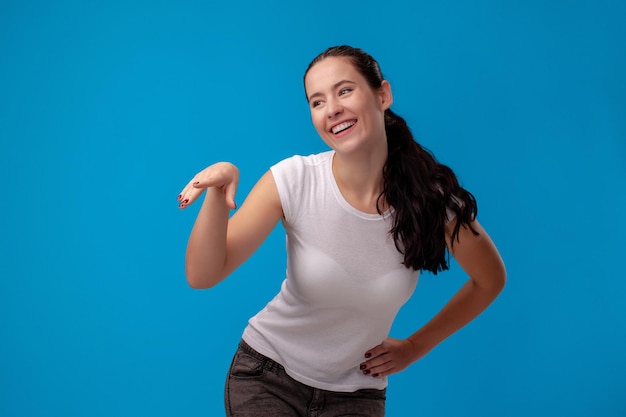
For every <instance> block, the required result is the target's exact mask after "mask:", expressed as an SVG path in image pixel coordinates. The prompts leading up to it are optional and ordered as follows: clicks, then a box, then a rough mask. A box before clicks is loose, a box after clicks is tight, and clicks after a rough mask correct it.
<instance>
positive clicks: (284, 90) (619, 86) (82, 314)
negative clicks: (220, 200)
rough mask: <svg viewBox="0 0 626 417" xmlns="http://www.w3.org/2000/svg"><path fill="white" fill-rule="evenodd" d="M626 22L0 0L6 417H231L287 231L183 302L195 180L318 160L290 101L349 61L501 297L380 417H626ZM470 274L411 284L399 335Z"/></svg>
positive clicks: (478, 7) (600, 17)
mask: <svg viewBox="0 0 626 417" xmlns="http://www.w3.org/2000/svg"><path fill="white" fill-rule="evenodd" d="M625 18H626V10H625V7H624V6H623V3H621V2H618V1H602V0H594V1H591V0H589V1H582V0H581V1H576V0H572V1H539V0H525V1H521V0H519V1H518V0H514V1H495V0H492V1H487V0H482V1H473V2H465V1H454V0H443V1H416V2H412V1H399V0H388V1H385V2H372V1H362V0H361V1H355V0H347V1H343V2H328V1H317V2H306V3H305V2H301V3H300V2H291V1H266V2H255V1H251V0H243V1H236V2H235V1H234V2H205V1H177V2H166V1H124V2H115V1H113V2H111V1H107V2H91V3H90V2H80V1H68V0H63V1H56V2H43V1H42V2H34V1H23V0H19V1H18V0H2V3H0V139H1V152H0V175H1V178H2V181H1V183H0V187H1V190H2V199H1V200H0V208H1V216H0V226H1V231H0V239H1V240H0V243H1V248H0V249H1V251H0V256H1V258H0V259H1V263H0V276H1V279H0V332H1V333H0V334H1V339H0V415H1V416H66V417H71V416H154V417H156V416H173V415H185V416H202V415H204V416H219V415H223V406H222V387H223V383H224V377H225V373H226V371H227V368H228V366H229V363H230V360H231V357H232V354H233V352H234V350H235V347H236V345H237V342H238V340H239V337H240V335H241V332H242V330H243V328H244V326H245V324H246V321H247V319H248V318H249V317H250V316H251V315H252V314H254V313H255V312H256V311H257V310H258V309H260V308H261V307H262V306H263V305H264V304H265V303H266V302H267V301H268V300H269V299H270V298H271V297H272V296H273V295H274V293H275V292H276V291H277V290H278V288H279V285H280V282H281V280H282V279H283V276H284V268H285V265H284V262H285V255H284V238H283V235H282V230H281V229H280V227H279V228H277V230H276V231H275V232H274V233H273V234H272V235H271V236H270V238H269V239H268V241H267V242H266V244H265V245H264V246H263V247H262V248H261V249H260V250H259V251H258V252H257V253H256V254H255V255H254V256H253V257H252V258H251V259H250V260H249V262H247V263H246V264H245V265H244V266H242V267H241V268H240V269H239V270H238V271H236V272H235V273H234V274H233V275H232V276H231V277H230V278H229V279H228V280H226V281H225V282H223V283H221V284H220V285H218V286H217V287H216V288H214V289H211V290H208V291H196V290H192V289H190V288H188V287H187V284H186V281H185V277H184V264H183V261H184V251H185V246H186V242H187V237H188V234H189V231H190V230H191V227H192V224H193V222H194V219H195V214H196V213H197V209H198V205H195V206H192V207H191V208H190V209H188V210H187V211H183V212H181V211H179V209H178V208H177V202H176V196H177V195H178V193H179V191H180V190H181V189H182V187H183V186H184V184H186V183H187V181H188V180H189V179H190V178H191V177H192V176H193V175H194V174H195V173H196V172H197V171H199V170H200V169H202V168H203V167H205V166H206V165H208V164H210V163H213V162H216V161H220V160H230V161H232V162H234V163H235V164H237V165H238V166H239V167H240V169H241V172H242V180H241V185H240V189H239V192H238V196H237V200H238V202H240V203H241V202H242V201H243V198H244V197H245V195H246V194H247V192H248V191H249V189H250V188H251V187H252V185H253V184H254V182H255V181H256V180H257V179H258V178H259V177H260V176H261V175H262V173H263V172H264V171H265V170H267V169H268V167H269V166H270V165H272V164H273V163H275V162H277V161H278V160H280V159H282V158H284V157H287V156H290V155H292V154H296V153H297V154H308V153H312V152H318V151H322V150H325V149H326V148H325V146H324V145H323V143H322V142H321V140H320V139H319V138H318V137H317V135H316V133H315V131H314V129H313V127H312V126H311V123H310V119H309V114H308V108H307V105H306V102H305V100H304V92H303V86H302V76H303V72H304V70H305V68H306V66H307V65H308V63H309V61H310V60H311V59H312V58H313V57H314V56H315V55H317V54H318V53H319V52H321V51H322V50H323V49H325V48H326V47H328V46H331V45H336V44H343V43H348V44H352V45H354V46H358V47H362V48H364V49H365V50H367V51H368V52H370V53H371V54H372V55H374V56H375V57H376V58H377V59H378V61H379V62H380V64H381V66H382V68H383V71H384V72H385V75H386V76H387V78H388V79H389V80H390V82H391V84H392V87H393V89H394V95H395V103H394V106H393V108H394V109H395V110H396V111H397V112H398V113H400V114H401V115H403V116H405V118H406V119H407V121H408V122H409V124H410V126H412V128H413V131H414V133H415V135H416V136H417V138H418V139H419V141H420V142H421V143H422V144H423V145H425V146H426V147H428V148H429V149H431V150H432V151H433V152H434V153H435V154H436V155H437V157H438V158H439V160H440V161H442V162H444V163H446V164H448V165H450V166H451V167H453V168H454V170H455V171H456V172H457V174H458V176H459V178H460V179H461V182H462V183H463V184H464V185H465V187H466V188H468V189H470V190H471V191H472V192H473V193H474V194H475V195H476V197H477V199H478V201H479V219H480V221H481V222H482V223H483V225H484V226H485V227H486V228H487V230H488V231H489V232H490V234H491V235H492V237H493V239H494V240H495V242H496V243H497V245H498V247H499V249H500V251H501V254H502V256H503V258H504V260H505V261H506V265H507V268H508V283H507V286H506V288H505V291H504V292H503V293H502V295H501V296H500V297H499V298H498V299H497V300H496V302H495V303H494V304H493V305H492V306H491V307H490V308H489V309H488V310H487V311H486V312H485V313H484V314H483V315H482V316H480V317H479V318H478V319H477V320H475V321H474V322H472V323H471V324H470V325H468V326H467V327H465V328H464V329H462V330H461V331H460V332H458V333H456V334H455V335H453V336H452V337H451V338H449V339H448V340H446V341H445V342H443V344H441V345H440V346H439V347H438V348H437V349H436V350H434V351H433V352H431V353H430V354H429V355H428V356H427V357H425V358H424V359H422V360H421V361H419V362H418V363H415V364H413V365H412V366H411V367H410V368H409V369H408V370H406V371H405V372H403V373H401V374H397V375H394V376H392V377H391V378H390V387H389V392H388V416H390V417H397V416H407V415H419V416H529V415H532V416H553V415H559V416H625V415H626V399H624V393H625V392H626V376H625V375H626V355H625V354H624V351H625V347H626V309H625V307H624V298H625V297H626V284H625V280H624V278H625V274H624V272H623V260H624V249H626V244H625V243H624V239H625V236H626V220H625V217H626V216H625V213H626V211H625V208H624V206H625V203H626V192H625V186H624V180H625V179H626V117H624V116H626V77H625V75H624V74H626V59H625V58H626V54H625V53H624V52H625V51H624V45H625V44H626V30H625V27H626V25H624V21H625V20H626V19H625ZM464 280H465V277H464V276H463V274H462V273H461V271H459V268H458V267H457V266H456V265H453V268H452V270H451V271H450V272H448V273H445V274H442V275H438V276H433V275H429V274H424V275H423V276H422V279H421V281H420V284H419V285H418V288H417V291H416V293H415V295H414V297H413V298H412V299H411V300H410V301H409V303H407V305H406V306H405V307H404V308H403V309H402V310H401V312H400V315H399V316H398V319H397V322H396V323H395V325H394V328H393V333H392V335H393V336H395V337H405V336H408V335H409V334H411V333H412V332H413V331H415V330H416V329H418V328H419V327H420V326H421V325H422V324H423V323H424V322H425V321H426V320H428V319H429V318H430V317H431V316H432V315H433V314H435V313H436V311H437V310H438V309H439V308H440V307H441V306H442V305H443V304H444V303H445V301H446V300H447V299H448V298H449V297H450V296H451V295H452V294H453V293H454V291H455V290H456V289H457V288H458V287H459V286H460V285H461V284H462V282H463V281H464Z"/></svg>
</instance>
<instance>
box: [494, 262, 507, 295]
mask: <svg viewBox="0 0 626 417" xmlns="http://www.w3.org/2000/svg"><path fill="white" fill-rule="evenodd" d="M505 285H506V268H505V266H504V264H503V263H502V264H501V265H500V268H498V271H497V272H496V273H494V279H493V289H494V291H495V292H496V294H500V293H501V292H502V290H503V289H504V286H505Z"/></svg>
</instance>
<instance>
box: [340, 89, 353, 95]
mask: <svg viewBox="0 0 626 417" xmlns="http://www.w3.org/2000/svg"><path fill="white" fill-rule="evenodd" d="M350 91H352V89H351V88H342V89H341V90H340V91H339V94H340V95H344V94H348V93H349V92H350Z"/></svg>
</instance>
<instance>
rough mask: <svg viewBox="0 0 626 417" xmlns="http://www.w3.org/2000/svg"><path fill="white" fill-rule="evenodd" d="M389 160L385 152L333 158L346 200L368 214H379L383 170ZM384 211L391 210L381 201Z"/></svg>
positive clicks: (339, 183) (337, 155)
mask: <svg viewBox="0 0 626 417" xmlns="http://www.w3.org/2000/svg"><path fill="white" fill-rule="evenodd" d="M386 160H387V148H386V147H385V148H384V151H379V152H375V153H368V154H367V155H362V154H359V155H345V154H341V155H340V154H337V153H335V156H334V158H333V165H332V166H333V175H334V177H335V181H336V182H337V186H338V187H339V190H340V191H341V194H342V195H343V196H344V198H345V199H346V201H348V203H350V204H351V205H352V206H353V207H355V208H356V209H358V210H360V211H363V212H366V213H376V212H377V210H376V203H377V201H378V196H379V195H380V193H381V192H382V190H383V167H384V165H385V162H386ZM380 208H381V210H383V211H385V210H386V209H387V207H386V204H385V201H384V200H381V207H380Z"/></svg>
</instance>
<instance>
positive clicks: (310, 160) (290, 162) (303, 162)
mask: <svg viewBox="0 0 626 417" xmlns="http://www.w3.org/2000/svg"><path fill="white" fill-rule="evenodd" d="M332 156H333V151H327V152H321V153H316V154H311V155H293V156H291V157H289V158H285V159H283V160H282V161H280V162H278V163H276V164H275V165H273V166H272V167H271V170H272V172H282V171H298V170H305V169H307V168H308V167H316V166H321V165H325V164H327V163H330V161H331V160H332Z"/></svg>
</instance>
